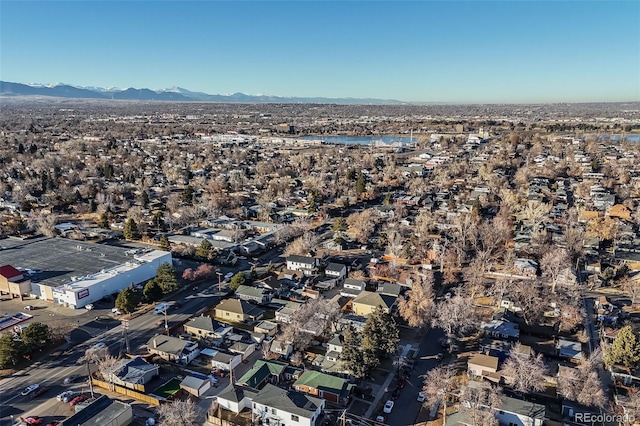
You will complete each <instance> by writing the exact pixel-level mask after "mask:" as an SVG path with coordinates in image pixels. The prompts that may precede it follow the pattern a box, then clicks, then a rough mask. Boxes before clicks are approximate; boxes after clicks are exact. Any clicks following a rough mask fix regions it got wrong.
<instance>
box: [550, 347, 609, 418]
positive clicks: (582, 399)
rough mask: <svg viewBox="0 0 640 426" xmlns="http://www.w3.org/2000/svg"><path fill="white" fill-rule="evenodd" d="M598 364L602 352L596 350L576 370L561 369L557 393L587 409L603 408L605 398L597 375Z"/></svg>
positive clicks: (600, 360) (600, 361)
mask: <svg viewBox="0 0 640 426" xmlns="http://www.w3.org/2000/svg"><path fill="white" fill-rule="evenodd" d="M600 364H602V352H601V351H600V350H597V351H594V352H593V353H592V354H591V356H590V357H589V358H587V360H585V361H583V362H582V363H580V365H579V366H578V368H566V369H563V370H562V371H561V373H560V375H559V376H558V393H559V394H561V395H562V396H563V397H564V398H566V399H569V400H571V401H576V402H578V403H580V404H583V405H586V406H589V407H603V406H604V405H605V404H606V401H607V397H606V394H605V390H604V386H603V384H602V380H601V379H600V376H599V374H598V370H599V367H598V366H599V365H600Z"/></svg>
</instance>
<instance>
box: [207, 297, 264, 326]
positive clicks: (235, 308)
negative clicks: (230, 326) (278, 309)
mask: <svg viewBox="0 0 640 426" xmlns="http://www.w3.org/2000/svg"><path fill="white" fill-rule="evenodd" d="M263 315H264V310H263V309H261V308H259V307H258V306H256V305H252V304H251V303H249V302H245V301H244V300H240V299H224V300H223V301H221V302H220V303H218V305H217V306H216V308H215V316H216V318H219V319H221V320H223V321H231V322H247V321H256V320H259V319H260V318H262V316H263Z"/></svg>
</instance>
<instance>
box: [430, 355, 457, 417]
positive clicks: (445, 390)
mask: <svg viewBox="0 0 640 426" xmlns="http://www.w3.org/2000/svg"><path fill="white" fill-rule="evenodd" d="M422 377H423V378H424V381H423V382H422V391H423V392H424V402H423V403H422V404H423V405H424V406H425V407H428V408H431V407H432V406H433V405H434V404H435V403H437V402H438V401H442V406H443V413H444V415H443V417H444V420H443V422H442V424H446V416H447V405H448V402H449V401H450V399H451V397H452V396H453V395H452V394H453V393H454V392H455V391H456V390H457V389H459V387H460V385H459V383H458V379H457V378H456V376H455V374H454V372H453V371H451V370H450V369H449V368H446V367H442V366H440V367H436V368H434V369H432V370H429V372H428V373H427V374H425V375H424V376H422Z"/></svg>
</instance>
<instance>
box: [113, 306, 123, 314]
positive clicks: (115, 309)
mask: <svg viewBox="0 0 640 426" xmlns="http://www.w3.org/2000/svg"><path fill="white" fill-rule="evenodd" d="M111 313H112V314H113V315H122V312H120V309H118V308H112V309H111Z"/></svg>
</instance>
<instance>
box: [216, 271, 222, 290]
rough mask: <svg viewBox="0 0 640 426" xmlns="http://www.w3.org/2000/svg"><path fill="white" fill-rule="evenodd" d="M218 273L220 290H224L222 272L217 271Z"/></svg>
mask: <svg viewBox="0 0 640 426" xmlns="http://www.w3.org/2000/svg"><path fill="white" fill-rule="evenodd" d="M216 274H218V291H222V272H220V271H218V272H216Z"/></svg>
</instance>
